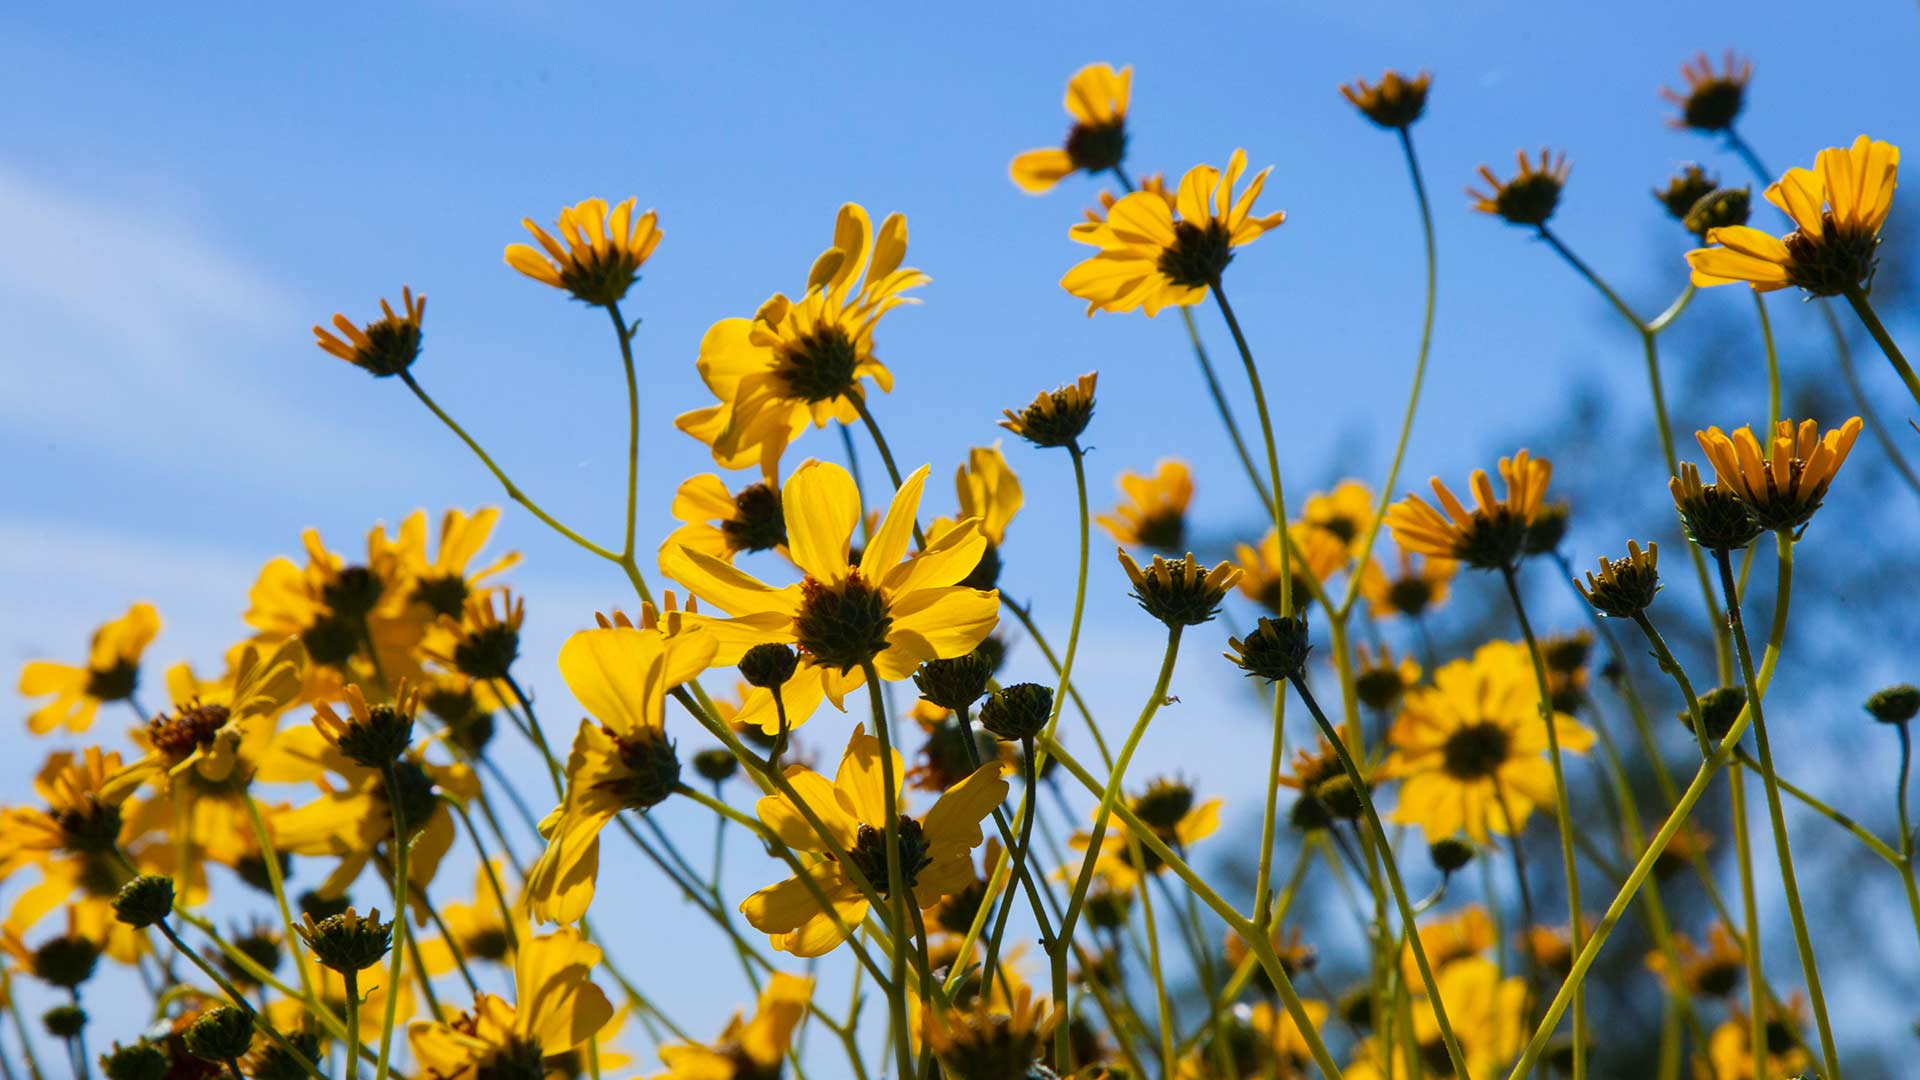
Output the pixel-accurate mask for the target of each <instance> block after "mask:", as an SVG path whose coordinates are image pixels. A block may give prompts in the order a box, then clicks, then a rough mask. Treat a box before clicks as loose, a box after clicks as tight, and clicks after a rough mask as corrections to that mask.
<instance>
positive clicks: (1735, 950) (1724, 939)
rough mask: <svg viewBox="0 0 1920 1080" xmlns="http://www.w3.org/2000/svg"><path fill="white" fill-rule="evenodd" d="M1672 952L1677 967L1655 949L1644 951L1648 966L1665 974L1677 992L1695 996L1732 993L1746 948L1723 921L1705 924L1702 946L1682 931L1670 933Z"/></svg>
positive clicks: (1741, 972) (1738, 977) (1649, 968)
mask: <svg viewBox="0 0 1920 1080" xmlns="http://www.w3.org/2000/svg"><path fill="white" fill-rule="evenodd" d="M1673 952H1674V959H1675V960H1677V961H1678V962H1679V964H1678V966H1677V967H1676V966H1674V965H1673V964H1672V963H1670V962H1669V961H1668V959H1667V954H1666V953H1663V952H1660V951H1657V950H1656V951H1654V952H1651V953H1648V954H1647V969H1648V970H1649V971H1652V972H1653V973H1654V974H1656V975H1663V976H1665V977H1666V979H1667V983H1668V985H1669V986H1671V987H1673V988H1674V990H1675V991H1676V992H1680V993H1686V994H1690V995H1692V996H1694V997H1708V998H1728V997H1731V996H1732V995H1733V992H1734V991H1735V990H1736V989H1738V988H1739V986H1740V976H1741V975H1742V974H1743V973H1744V972H1745V970H1746V960H1747V954H1746V950H1744V949H1742V948H1741V947H1740V942H1739V941H1737V940H1736V939H1735V938H1734V936H1733V931H1732V930H1730V929H1728V927H1727V924H1725V923H1718V922H1717V923H1714V924H1713V925H1712V926H1711V927H1710V928H1708V930H1707V944H1706V947H1705V948H1701V947H1700V946H1699V945H1696V944H1694V942H1693V939H1692V938H1689V937H1688V936H1687V935H1685V934H1675V935H1673Z"/></svg>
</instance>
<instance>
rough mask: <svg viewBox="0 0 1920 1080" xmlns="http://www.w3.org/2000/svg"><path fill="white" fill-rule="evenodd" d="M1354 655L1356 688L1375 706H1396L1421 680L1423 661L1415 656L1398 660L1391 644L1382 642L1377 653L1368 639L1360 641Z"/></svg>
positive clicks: (1359, 693)
mask: <svg viewBox="0 0 1920 1080" xmlns="http://www.w3.org/2000/svg"><path fill="white" fill-rule="evenodd" d="M1353 656H1354V676H1353V683H1354V692H1355V693H1357V694H1358V695H1359V696H1360V700H1361V701H1363V702H1365V703H1366V704H1367V705H1368V706H1370V707H1372V708H1375V709H1390V708H1392V707H1393V705H1394V703H1395V702H1397V701H1399V700H1400V696H1401V695H1402V694H1404V693H1406V692H1407V689H1408V688H1409V687H1412V686H1417V685H1419V683H1420V665H1419V664H1417V663H1415V662H1414V659H1413V657H1411V656H1403V657H1401V658H1400V659H1399V660H1398V661H1395V660H1394V658H1393V649H1392V647H1391V646H1388V645H1384V644H1383V645H1381V646H1380V654H1379V655H1378V656H1375V655H1373V653H1372V652H1370V651H1369V650H1368V649H1367V646H1366V643H1365V642H1356V643H1355V644H1354V646H1353Z"/></svg>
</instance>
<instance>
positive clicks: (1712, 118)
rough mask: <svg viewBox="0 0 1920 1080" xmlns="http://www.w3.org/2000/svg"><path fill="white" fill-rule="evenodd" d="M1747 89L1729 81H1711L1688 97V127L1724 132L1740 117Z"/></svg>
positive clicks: (1701, 85) (1698, 87)
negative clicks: (1734, 119)
mask: <svg viewBox="0 0 1920 1080" xmlns="http://www.w3.org/2000/svg"><path fill="white" fill-rule="evenodd" d="M1746 95H1747V88H1746V87H1745V86H1744V85H1742V84H1740V83H1737V82H1733V81H1731V80H1728V79H1711V80H1708V81H1707V82H1704V83H1701V84H1700V85H1699V86H1697V87H1695V88H1694V91H1693V93H1692V94H1691V95H1689V96H1688V97H1687V104H1686V125H1687V126H1688V127H1690V128H1696V129H1698V130H1700V131H1724V130H1726V129H1727V128H1728V127H1729V126H1731V125H1732V124H1733V118H1734V117H1736V116H1739V115H1740V106H1741V104H1742V103H1743V102H1744V100H1745V98H1746Z"/></svg>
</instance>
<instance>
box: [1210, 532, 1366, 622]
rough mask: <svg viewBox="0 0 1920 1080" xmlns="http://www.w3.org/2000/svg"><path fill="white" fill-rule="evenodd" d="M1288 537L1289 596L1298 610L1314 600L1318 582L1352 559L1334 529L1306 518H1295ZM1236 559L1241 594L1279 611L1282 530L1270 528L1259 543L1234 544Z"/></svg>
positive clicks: (1262, 605) (1267, 608)
mask: <svg viewBox="0 0 1920 1080" xmlns="http://www.w3.org/2000/svg"><path fill="white" fill-rule="evenodd" d="M1287 539H1288V542H1289V543H1290V544H1291V545H1292V549H1291V550H1290V551H1289V552H1288V557H1287V558H1286V560H1285V562H1286V567H1285V570H1286V573H1287V574H1288V576H1289V578H1290V585H1289V589H1290V592H1289V598H1290V599H1291V600H1292V601H1293V607H1294V610H1296V611H1298V610H1300V609H1302V608H1304V607H1306V606H1307V605H1308V604H1310V603H1312V602H1313V593H1314V590H1315V587H1316V586H1319V585H1324V583H1325V582H1326V581H1327V579H1328V578H1331V577H1332V576H1333V575H1334V574H1337V573H1339V572H1340V571H1341V570H1342V569H1343V568H1345V567H1346V566H1347V564H1348V562H1349V561H1350V559H1349V556H1348V554H1347V545H1346V544H1344V543H1342V542H1341V541H1340V539H1339V538H1338V537H1337V536H1335V535H1334V534H1333V533H1332V532H1330V531H1328V530H1326V529H1320V528H1314V527H1312V526H1310V525H1308V524H1306V523H1304V522H1299V521H1296V522H1294V523H1292V524H1291V525H1288V526H1287ZM1233 556H1234V562H1235V563H1237V564H1238V565H1239V567H1240V581H1239V583H1238V585H1239V589H1240V595H1242V596H1245V597H1246V598H1247V599H1249V600H1252V601H1253V602H1254V603H1256V604H1259V605H1260V606H1261V607H1263V608H1265V609H1266V610H1268V611H1270V612H1273V613H1274V614H1279V612H1280V584H1281V581H1282V578H1281V576H1280V575H1281V570H1282V567H1281V562H1282V560H1281V558H1280V531H1279V530H1278V529H1271V528H1270V529H1268V530H1267V535H1265V536H1263V537H1261V538H1260V545H1259V546H1258V547H1255V546H1254V545H1252V544H1235V545H1233Z"/></svg>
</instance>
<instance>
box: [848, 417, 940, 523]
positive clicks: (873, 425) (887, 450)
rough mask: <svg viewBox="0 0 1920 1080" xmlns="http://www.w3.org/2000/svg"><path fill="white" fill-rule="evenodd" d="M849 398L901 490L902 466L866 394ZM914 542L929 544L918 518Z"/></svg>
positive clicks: (896, 487) (881, 461)
mask: <svg viewBox="0 0 1920 1080" xmlns="http://www.w3.org/2000/svg"><path fill="white" fill-rule="evenodd" d="M847 400H848V401H851V402H853V410H854V411H855V412H857V413H859V414H860V422H861V423H863V424H865V425H866V426H867V434H868V435H871V436H873V446H874V449H876V450H878V451H880V463H881V464H882V465H885V466H886V467H887V479H889V480H891V481H893V489H894V490H895V491H899V490H900V466H898V465H896V464H894V461H893V448H892V447H890V446H888V445H887V437H886V436H885V435H882V434H881V433H880V424H879V422H878V421H876V420H875V419H874V418H873V412H872V410H870V409H868V408H867V397H866V395H865V394H860V393H852V394H848V395H847ZM913 542H914V543H916V544H918V545H920V547H922V548H924V547H926V546H927V536H926V534H925V533H923V532H921V531H920V522H919V520H918V519H915V520H914V523H913Z"/></svg>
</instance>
